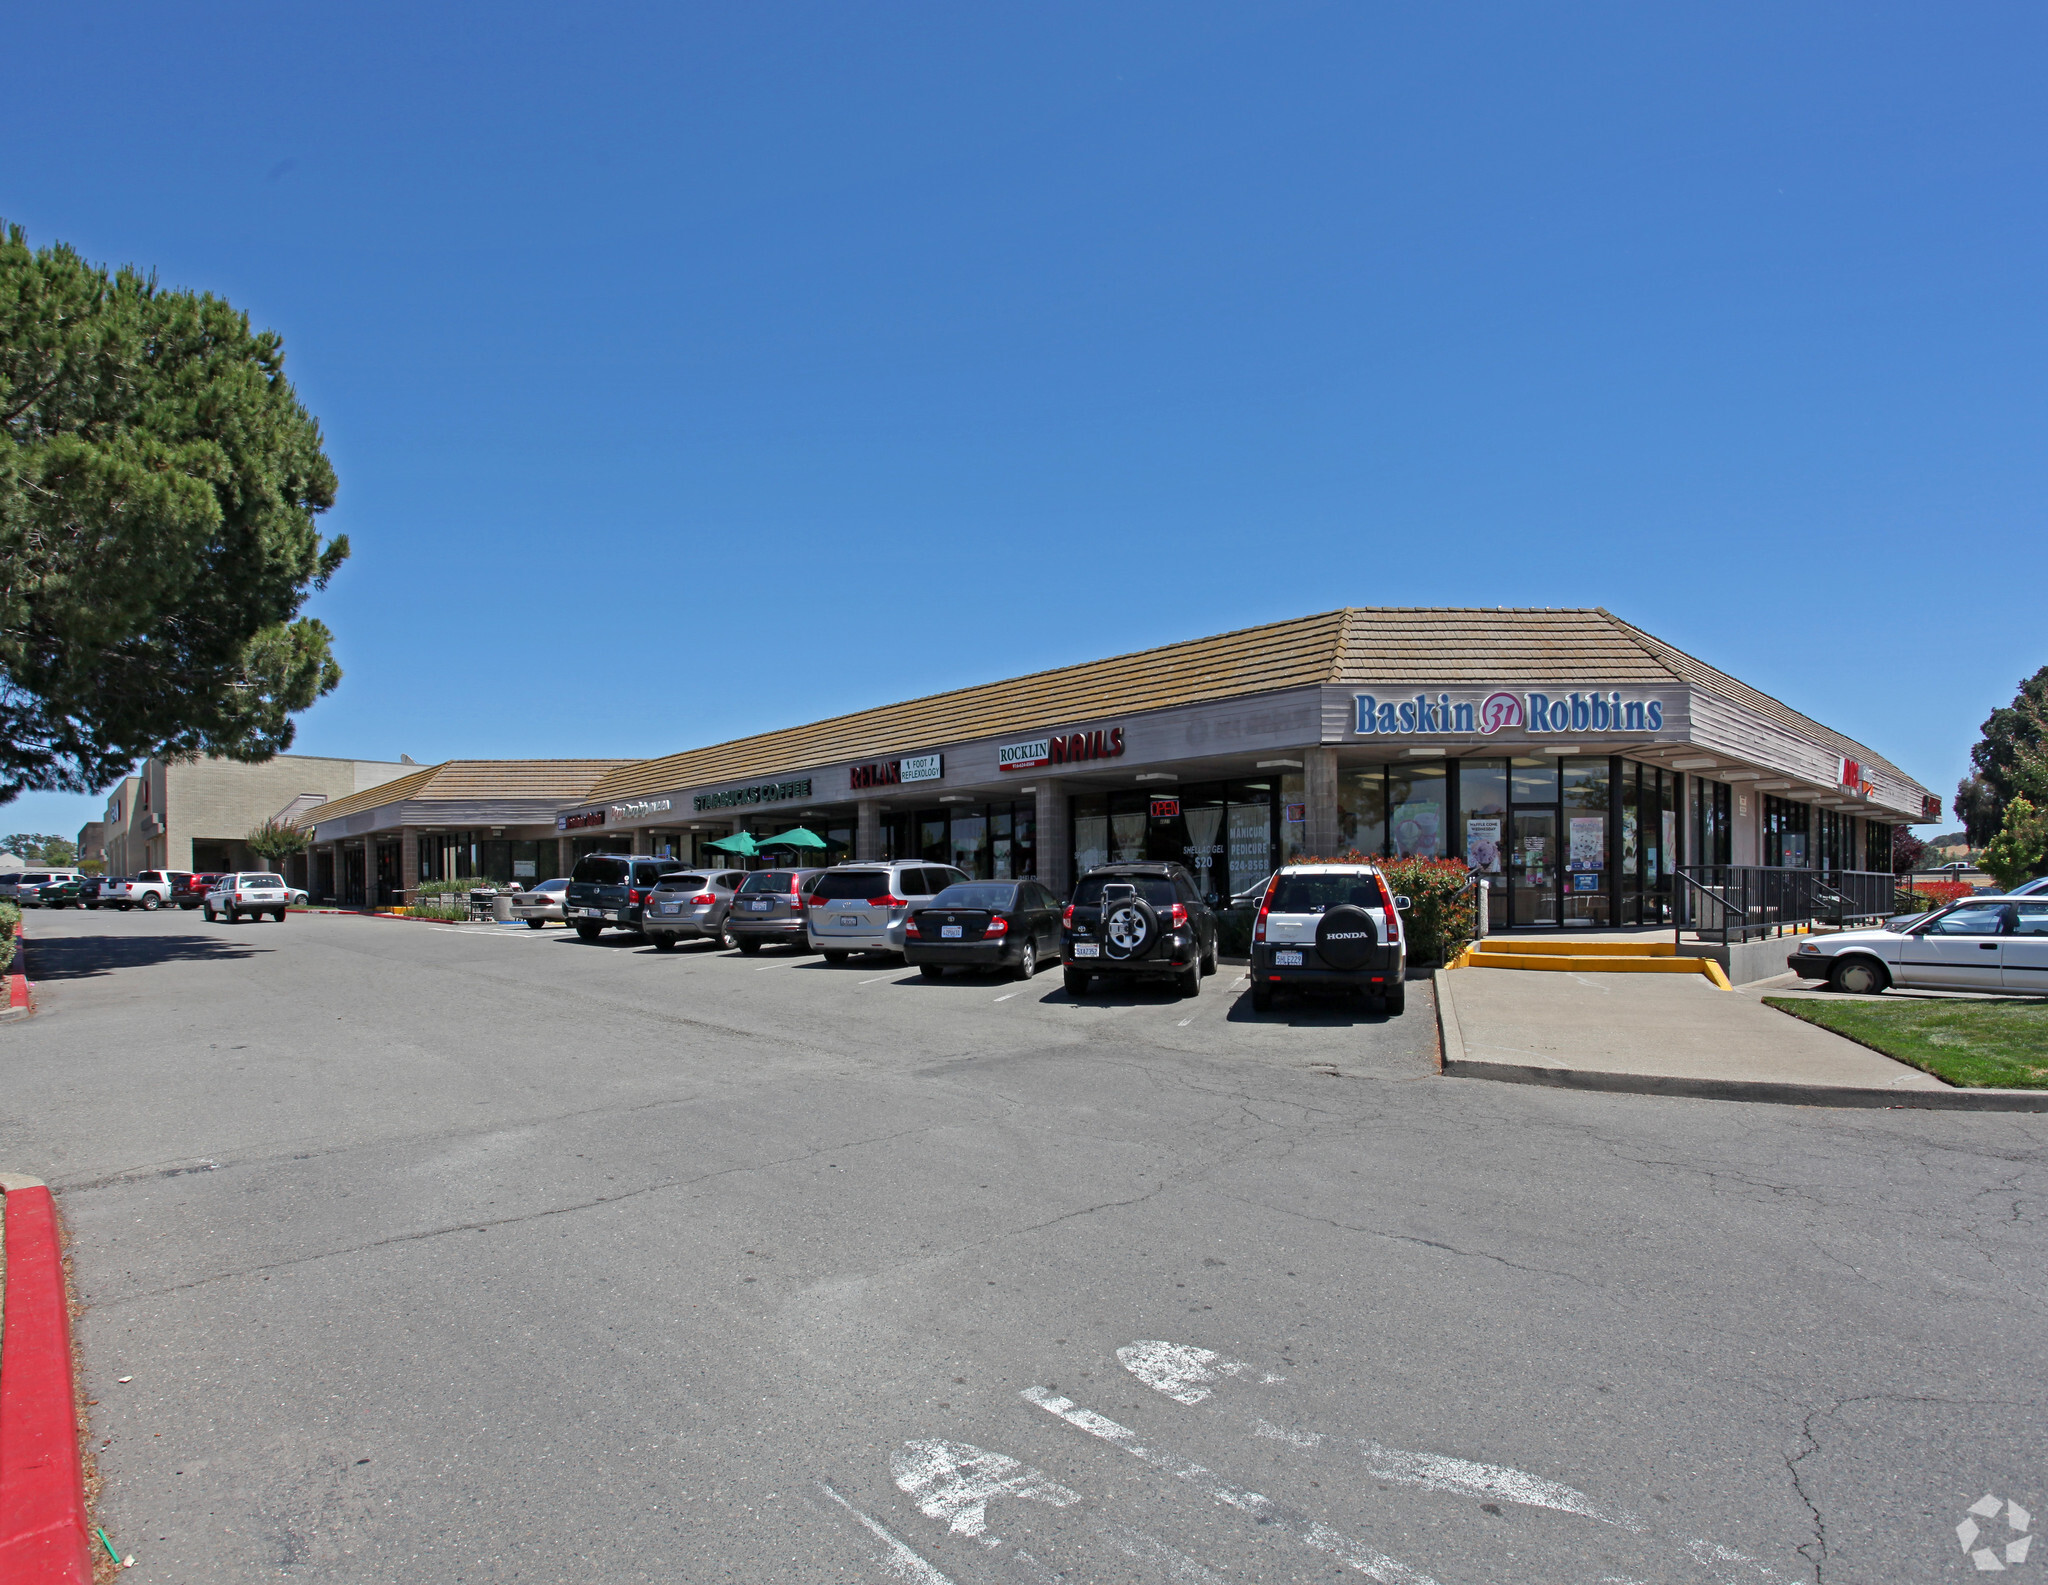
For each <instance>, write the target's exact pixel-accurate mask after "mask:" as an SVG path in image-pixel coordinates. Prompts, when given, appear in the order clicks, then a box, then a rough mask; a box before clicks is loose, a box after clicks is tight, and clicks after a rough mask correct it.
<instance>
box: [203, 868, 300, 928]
mask: <svg viewBox="0 0 2048 1585" xmlns="http://www.w3.org/2000/svg"><path fill="white" fill-rule="evenodd" d="M291 902H292V893H291V888H290V887H288V886H286V885H285V883H284V877H283V876H282V875H267V874H265V873H263V872H262V871H261V870H253V871H251V870H244V871H242V872H240V873H239V874H234V875H223V876H222V877H221V878H220V879H219V880H217V881H215V882H214V883H213V889H212V890H211V891H209V892H208V893H207V894H206V901H205V902H204V903H202V904H201V905H200V906H201V907H202V908H203V909H204V910H205V912H206V917H207V919H208V921H212V920H214V919H217V918H219V917H220V916H221V915H222V914H226V915H227V919H228V923H229V924H239V923H241V919H242V915H244V914H252V915H254V916H255V917H256V918H258V919H261V918H262V917H263V916H264V915H265V914H268V915H270V917H271V918H273V919H275V920H276V921H277V922H278V923H279V924H283V923H284V911H285V910H286V909H287V908H289V907H290V906H291Z"/></svg>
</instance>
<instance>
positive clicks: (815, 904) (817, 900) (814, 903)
mask: <svg viewBox="0 0 2048 1585" xmlns="http://www.w3.org/2000/svg"><path fill="white" fill-rule="evenodd" d="M804 906H805V907H806V908H823V907H824V906H825V899H824V898H822V897H806V898H805V899H804Z"/></svg>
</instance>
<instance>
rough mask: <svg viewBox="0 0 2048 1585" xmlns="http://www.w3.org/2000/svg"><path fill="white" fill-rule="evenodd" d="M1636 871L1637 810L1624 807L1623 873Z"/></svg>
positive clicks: (1622, 816) (1622, 821)
mask: <svg viewBox="0 0 2048 1585" xmlns="http://www.w3.org/2000/svg"><path fill="white" fill-rule="evenodd" d="M1635 872H1636V812H1635V810H1633V809H1624V810H1622V812H1621V873H1622V874H1624V875H1634V874H1635Z"/></svg>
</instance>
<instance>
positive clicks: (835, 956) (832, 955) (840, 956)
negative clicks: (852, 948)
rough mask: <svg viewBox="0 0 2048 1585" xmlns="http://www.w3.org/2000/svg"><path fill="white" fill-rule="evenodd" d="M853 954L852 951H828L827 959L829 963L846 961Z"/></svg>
mask: <svg viewBox="0 0 2048 1585" xmlns="http://www.w3.org/2000/svg"><path fill="white" fill-rule="evenodd" d="M852 955H853V954H852V953H850V952H827V953H826V954H825V961H826V962H827V963H844V962H845V961H846V960H847V959H848V958H849V957H851V956H852Z"/></svg>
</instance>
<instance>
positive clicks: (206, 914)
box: [122, 908, 219, 924]
mask: <svg viewBox="0 0 2048 1585" xmlns="http://www.w3.org/2000/svg"><path fill="white" fill-rule="evenodd" d="M122 911H123V912H124V913H125V912H126V911H127V910H126V909H123V910H122ZM199 913H200V916H201V917H202V918H204V919H205V921H206V922H207V923H208V924H212V923H213V921H214V920H215V919H216V918H217V917H219V916H218V915H216V914H215V913H214V911H213V910H212V909H211V908H201V909H200V910H199Z"/></svg>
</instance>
